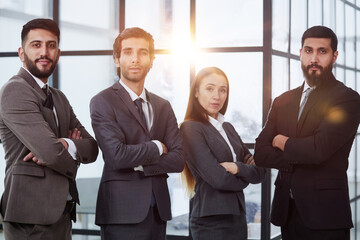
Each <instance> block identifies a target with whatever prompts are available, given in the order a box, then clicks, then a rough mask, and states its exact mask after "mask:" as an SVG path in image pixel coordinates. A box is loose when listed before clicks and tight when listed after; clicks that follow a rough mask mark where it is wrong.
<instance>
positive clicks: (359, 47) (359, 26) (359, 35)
mask: <svg viewBox="0 0 360 240" xmlns="http://www.w3.org/2000/svg"><path fill="white" fill-rule="evenodd" d="M359 1H360V0H359ZM356 19H357V21H358V22H359V21H360V11H359V10H357V11H356ZM356 68H357V69H360V23H356ZM358 80H359V81H360V78H358ZM359 87H360V86H359ZM359 90H360V89H359Z"/></svg>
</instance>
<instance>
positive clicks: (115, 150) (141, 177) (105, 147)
mask: <svg viewBox="0 0 360 240" xmlns="http://www.w3.org/2000/svg"><path fill="white" fill-rule="evenodd" d="M146 94H147V97H148V100H149V102H150V103H151V106H152V108H153V114H154V122H153V126H152V128H151V130H150V132H149V131H148V130H147V128H146V126H145V125H144V124H143V122H142V120H141V119H140V115H139V113H138V110H137V109H136V107H135V104H134V103H133V102H132V100H131V98H130V96H129V94H128V92H127V91H126V90H125V89H124V88H123V87H122V86H121V85H120V83H119V82H116V83H115V84H114V85H113V86H112V87H109V88H107V89H105V90H103V91H102V92H100V93H99V94H97V95H96V96H95V97H93V99H92V100H91V103H90V112H91V119H92V126H93V129H94V132H95V136H96V139H97V140H98V143H99V146H100V149H101V150H102V153H103V158H104V161H105V164H104V169H103V175H102V178H101V183H100V187H99V193H98V199H97V206H96V220H95V223H96V224H98V225H102V224H123V223H139V222H141V221H143V220H144V219H145V217H146V215H147V213H148V210H149V207H150V201H151V192H154V195H155V198H156V203H157V206H158V210H159V214H160V217H161V218H162V219H163V220H169V219H171V209H170V198H169V191H168V187H167V180H166V179H167V177H168V176H167V173H170V172H180V171H182V169H183V167H184V160H183V151H182V148H181V138H180V134H179V129H178V125H177V122H176V118H175V115H174V112H173V110H172V108H171V106H170V103H169V102H168V101H166V100H164V99H162V98H160V97H159V96H157V95H155V94H152V93H150V92H146ZM151 140H159V141H160V142H162V143H164V144H165V146H166V147H167V149H168V153H167V154H163V155H162V156H159V155H160V154H159V149H158V147H157V146H156V144H155V143H153V142H152V141H151ZM139 165H142V166H143V167H144V172H140V171H134V167H137V166H139Z"/></svg>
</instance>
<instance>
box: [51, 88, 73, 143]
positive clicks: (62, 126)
mask: <svg viewBox="0 0 360 240" xmlns="http://www.w3.org/2000/svg"><path fill="white" fill-rule="evenodd" d="M50 91H51V94H52V97H53V100H54V107H55V110H56V117H57V119H58V121H59V126H58V127H57V126H56V129H57V135H58V137H64V136H66V137H67V135H68V131H69V129H68V126H69V123H68V120H69V118H68V117H67V114H66V111H65V105H64V104H65V103H64V102H63V100H62V99H61V97H60V94H58V93H57V92H56V91H55V89H54V88H51V87H50ZM55 125H56V122H55Z"/></svg>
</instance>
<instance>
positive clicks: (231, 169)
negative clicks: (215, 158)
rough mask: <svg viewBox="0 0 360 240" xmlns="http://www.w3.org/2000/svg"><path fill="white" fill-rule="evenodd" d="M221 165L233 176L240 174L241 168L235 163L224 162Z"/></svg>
mask: <svg viewBox="0 0 360 240" xmlns="http://www.w3.org/2000/svg"><path fill="white" fill-rule="evenodd" d="M220 165H221V166H222V167H223V168H225V170H226V171H227V172H229V173H231V174H234V175H235V174H237V173H238V172H239V168H238V166H237V165H236V164H235V163H234V162H222V163H220Z"/></svg>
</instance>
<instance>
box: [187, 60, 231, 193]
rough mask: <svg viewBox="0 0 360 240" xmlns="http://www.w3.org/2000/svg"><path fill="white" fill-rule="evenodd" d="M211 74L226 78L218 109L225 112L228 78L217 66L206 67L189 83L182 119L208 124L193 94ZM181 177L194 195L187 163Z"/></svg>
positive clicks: (192, 182)
mask: <svg viewBox="0 0 360 240" xmlns="http://www.w3.org/2000/svg"><path fill="white" fill-rule="evenodd" d="M211 74H218V75H220V76H223V77H224V78H225V80H226V84H227V93H226V94H227V96H226V100H225V102H224V105H223V107H222V108H221V109H220V111H219V112H220V113H221V114H223V115H224V114H225V112H226V109H227V106H228V102H229V80H228V78H227V76H226V74H225V73H224V72H223V71H222V70H221V69H220V68H217V67H206V68H203V69H201V70H200V71H199V72H198V73H197V74H196V76H195V78H194V80H193V81H192V83H191V87H190V95H189V102H188V106H187V109H186V114H185V118H184V121H190V120H192V121H198V122H202V123H205V124H209V116H208V113H207V111H206V110H205V109H204V108H203V107H202V106H201V105H200V103H199V101H198V99H197V98H196V96H195V94H196V92H197V91H198V89H199V86H200V83H201V81H202V80H203V79H204V78H205V77H207V76H209V75H211ZM181 179H182V181H183V183H184V184H185V186H186V191H187V193H188V194H189V195H190V197H192V196H193V195H194V193H195V192H194V190H195V184H196V181H195V178H194V176H193V175H192V173H191V172H190V169H189V167H188V165H187V164H185V167H184V170H183V171H182V172H181Z"/></svg>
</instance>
